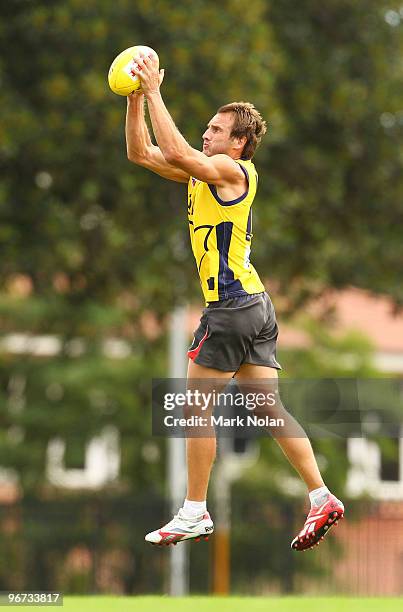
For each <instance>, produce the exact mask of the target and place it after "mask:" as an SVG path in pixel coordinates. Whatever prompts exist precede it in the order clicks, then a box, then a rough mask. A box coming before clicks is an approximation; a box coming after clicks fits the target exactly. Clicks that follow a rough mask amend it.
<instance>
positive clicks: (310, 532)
mask: <svg viewBox="0 0 403 612" xmlns="http://www.w3.org/2000/svg"><path fill="white" fill-rule="evenodd" d="M343 517H344V506H343V503H342V502H341V501H340V500H339V499H337V497H335V496H334V495H333V494H332V493H329V495H328V498H327V499H326V501H325V502H324V503H323V504H322V505H321V506H313V507H312V508H311V510H310V512H309V514H308V516H307V518H306V521H305V524H304V526H303V528H302V529H301V531H300V532H299V534H298V535H297V536H295V538H294V539H293V541H292V542H291V548H293V549H294V550H302V551H304V550H308V549H309V548H312V547H313V546H315V545H316V546H317V545H318V544H319V542H320V541H321V540H323V538H324V537H325V535H326V534H327V533H329V531H330V529H331V528H332V527H333V525H337V522H338V521H339V520H340V519H342V518H343Z"/></svg>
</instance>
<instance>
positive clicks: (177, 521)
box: [144, 508, 214, 546]
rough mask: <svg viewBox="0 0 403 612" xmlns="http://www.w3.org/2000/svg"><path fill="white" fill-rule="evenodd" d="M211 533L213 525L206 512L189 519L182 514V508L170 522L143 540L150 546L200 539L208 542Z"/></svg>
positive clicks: (148, 534)
mask: <svg viewBox="0 0 403 612" xmlns="http://www.w3.org/2000/svg"><path fill="white" fill-rule="evenodd" d="M213 531H214V524H213V521H212V520H211V518H210V515H209V513H208V512H205V513H204V514H202V515H200V516H196V517H189V516H187V515H186V514H185V513H184V511H183V508H180V509H179V512H178V514H175V516H174V518H173V519H172V521H170V522H169V523H167V524H166V525H164V526H163V527H161V529H157V530H156V531H151V532H150V533H147V535H146V536H145V538H144V539H145V540H146V542H150V543H151V544H158V545H160V546H163V545H164V544H165V545H167V546H168V545H169V544H177V542H183V541H184V540H195V541H196V542H198V541H199V540H200V539H201V538H204V539H205V540H208V537H209V535H210V534H212V533H213Z"/></svg>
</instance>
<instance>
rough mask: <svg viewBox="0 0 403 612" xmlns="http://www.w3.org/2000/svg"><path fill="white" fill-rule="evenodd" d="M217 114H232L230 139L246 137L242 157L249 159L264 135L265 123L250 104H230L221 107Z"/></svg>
mask: <svg viewBox="0 0 403 612" xmlns="http://www.w3.org/2000/svg"><path fill="white" fill-rule="evenodd" d="M217 113H234V124H233V126H232V130H231V138H242V137H243V136H246V143H245V146H244V148H243V152H242V157H243V158H244V159H251V158H252V157H253V155H254V153H255V151H256V148H257V146H258V145H259V144H260V141H261V139H262V136H263V135H264V134H266V129H267V127H266V121H264V119H263V118H262V115H261V114H260V113H259V111H258V110H256V108H255V107H254V106H253V104H251V103H250V102H231V103H230V104H225V105H224V106H221V107H220V108H219V109H218V111H217Z"/></svg>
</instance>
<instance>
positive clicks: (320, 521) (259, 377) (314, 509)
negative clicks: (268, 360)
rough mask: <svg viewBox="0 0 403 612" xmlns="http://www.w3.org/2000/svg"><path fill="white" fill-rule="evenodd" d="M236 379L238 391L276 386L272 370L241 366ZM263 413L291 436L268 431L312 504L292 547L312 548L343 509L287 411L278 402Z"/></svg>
mask: <svg viewBox="0 0 403 612" xmlns="http://www.w3.org/2000/svg"><path fill="white" fill-rule="evenodd" d="M235 378H236V380H237V382H238V383H239V385H240V386H241V388H242V381H244V388H246V387H247V389H248V391H250V390H251V389H253V381H256V391H259V392H260V391H262V387H261V383H263V381H264V380H267V387H268V390H270V392H273V391H274V390H275V389H276V386H277V385H276V379H277V378H278V374H277V370H276V369H275V368H270V367H265V366H258V365H253V364H243V365H242V366H241V367H240V369H239V370H238V372H237V373H236V376H235ZM270 381H271V382H270ZM263 412H266V413H269V414H271V416H273V415H275V416H276V417H283V418H284V421H285V423H286V427H287V429H288V430H289V431H290V433H292V436H290V437H287V436H285V435H284V434H283V435H276V430H275V429H274V430H272V431H271V433H272V435H273V437H274V438H275V440H276V442H277V443H278V445H279V446H280V447H281V449H282V451H283V452H284V454H285V456H286V457H287V459H288V460H289V462H290V463H291V465H293V467H294V468H295V469H296V470H297V472H298V473H299V474H300V476H301V478H302V479H303V481H304V482H305V484H306V486H307V488H308V491H309V497H310V501H311V511H310V513H309V514H308V517H307V520H306V522H305V525H304V527H303V529H302V530H301V531H300V533H299V534H298V535H297V536H296V537H295V538H294V540H293V541H292V544H291V545H292V547H293V548H294V549H295V550H306V549H307V548H312V546H313V545H315V544H318V543H319V541H320V540H321V539H323V537H324V536H325V535H326V533H327V531H328V530H329V529H330V527H332V525H334V524H337V521H338V520H339V519H340V518H343V516H344V506H343V504H342V503H341V502H340V500H338V499H337V498H336V497H335V496H334V495H332V494H331V493H330V491H329V490H328V489H327V487H326V486H325V484H324V482H323V478H322V476H321V474H320V471H319V468H318V464H317V462H316V459H315V455H314V453H313V450H312V446H311V443H310V441H309V440H308V438H307V436H306V434H305V432H304V430H303V429H302V427H301V426H300V425H299V424H298V423H297V421H296V420H295V419H294V418H293V417H292V416H291V415H290V414H289V413H288V412H287V411H286V409H285V408H284V406H283V405H282V403H281V400H279V402H278V404H277V405H276V406H274V408H271V407H267V408H266V409H263Z"/></svg>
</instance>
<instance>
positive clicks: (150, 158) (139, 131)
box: [126, 93, 189, 183]
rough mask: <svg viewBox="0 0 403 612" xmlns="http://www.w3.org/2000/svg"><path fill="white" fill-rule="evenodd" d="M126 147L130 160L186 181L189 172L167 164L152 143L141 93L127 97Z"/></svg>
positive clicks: (175, 178)
mask: <svg viewBox="0 0 403 612" xmlns="http://www.w3.org/2000/svg"><path fill="white" fill-rule="evenodd" d="M126 147H127V157H128V159H129V160H130V161H131V162H133V163H135V164H137V165H139V166H143V167H144V168H147V169H148V170H152V171H153V172H155V173H156V174H159V175H160V176H163V177H164V178H167V179H170V180H172V181H177V182H180V183H187V182H188V180H189V174H187V173H186V172H184V171H183V170H181V169H180V168H176V167H175V166H172V165H171V164H169V163H168V162H167V161H166V159H165V158H164V156H163V155H162V153H161V151H160V149H159V147H156V146H155V145H153V144H152V142H151V138H150V134H149V132H148V128H147V124H146V122H145V118H144V95H143V94H139V93H135V94H132V95H130V96H128V98H127V112H126Z"/></svg>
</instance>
